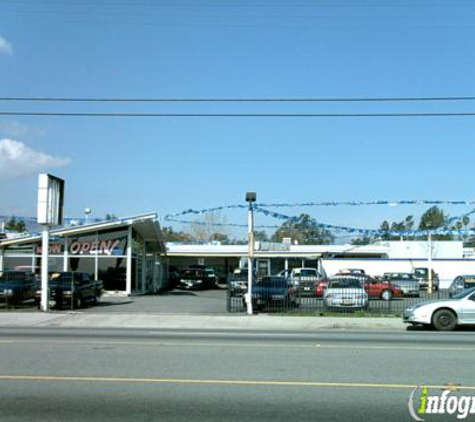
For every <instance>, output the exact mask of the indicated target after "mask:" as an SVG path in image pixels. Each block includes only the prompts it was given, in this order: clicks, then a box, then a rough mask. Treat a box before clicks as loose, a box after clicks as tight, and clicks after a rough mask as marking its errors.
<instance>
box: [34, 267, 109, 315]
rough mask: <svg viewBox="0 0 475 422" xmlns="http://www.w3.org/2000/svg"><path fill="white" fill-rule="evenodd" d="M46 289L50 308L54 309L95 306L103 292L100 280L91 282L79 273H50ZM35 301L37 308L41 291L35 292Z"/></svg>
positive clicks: (86, 276)
mask: <svg viewBox="0 0 475 422" xmlns="http://www.w3.org/2000/svg"><path fill="white" fill-rule="evenodd" d="M48 287H49V292H50V293H49V301H50V306H51V307H56V308H74V309H78V308H81V307H83V306H84V305H85V304H86V303H92V304H96V303H97V302H99V299H100V297H101V295H102V291H103V283H102V281H101V280H92V279H91V278H90V277H89V274H87V273H84V272H79V271H65V272H56V273H52V274H51V275H50V278H49V281H48ZM35 301H36V305H37V306H38V308H39V307H40V306H41V290H37V292H36V295H35Z"/></svg>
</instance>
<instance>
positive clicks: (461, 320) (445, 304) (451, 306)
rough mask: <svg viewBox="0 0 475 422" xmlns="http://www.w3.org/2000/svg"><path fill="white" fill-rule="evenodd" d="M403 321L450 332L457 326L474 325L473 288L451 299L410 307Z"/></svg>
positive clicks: (474, 293)
mask: <svg viewBox="0 0 475 422" xmlns="http://www.w3.org/2000/svg"><path fill="white" fill-rule="evenodd" d="M403 321H404V322H405V323H406V324H412V325H432V326H434V327H435V328H436V329H437V330H439V331H450V330H453V329H454V328H455V327H456V326H457V325H475V287H472V288H471V289H467V290H464V291H463V292H461V293H459V294H458V295H455V296H454V297H452V298H451V299H441V300H433V301H428V302H420V303H418V304H416V305H414V306H411V307H410V308H407V309H406V310H405V311H404V314H403Z"/></svg>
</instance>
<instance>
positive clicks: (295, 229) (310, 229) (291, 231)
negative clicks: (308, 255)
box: [271, 214, 335, 245]
mask: <svg viewBox="0 0 475 422" xmlns="http://www.w3.org/2000/svg"><path fill="white" fill-rule="evenodd" d="M284 237H290V238H291V239H292V240H293V241H297V242H298V243H299V244H302V245H329V244H331V243H333V241H334V240H335V237H334V236H333V235H332V234H331V232H330V231H329V230H326V229H323V228H320V227H318V224H317V222H316V220H315V219H314V218H312V217H310V216H309V215H308V214H300V216H299V217H298V218H297V219H296V220H288V221H285V222H284V223H282V225H281V226H280V227H279V228H278V229H277V230H276V231H275V233H274V234H273V235H272V237H271V241H273V242H282V239H283V238H284Z"/></svg>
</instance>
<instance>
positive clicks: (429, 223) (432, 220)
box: [419, 205, 453, 240]
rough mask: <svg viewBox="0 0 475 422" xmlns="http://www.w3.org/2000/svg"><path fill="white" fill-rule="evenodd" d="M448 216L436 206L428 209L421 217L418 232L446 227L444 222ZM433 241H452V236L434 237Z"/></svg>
mask: <svg viewBox="0 0 475 422" xmlns="http://www.w3.org/2000/svg"><path fill="white" fill-rule="evenodd" d="M448 217H449V216H448V215H446V214H445V213H444V211H443V210H441V209H440V208H439V207H437V206H436V205H435V206H433V207H431V208H429V209H428V210H427V211H426V212H425V213H424V214H422V216H421V221H420V223H419V230H437V229H443V228H447V227H446V221H447V218H448ZM432 238H433V240H453V236H452V235H450V234H449V235H434V236H433V237H432Z"/></svg>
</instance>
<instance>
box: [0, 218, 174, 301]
mask: <svg viewBox="0 0 475 422" xmlns="http://www.w3.org/2000/svg"><path fill="white" fill-rule="evenodd" d="M49 249H50V250H49V269H50V271H82V272H86V273H88V274H89V275H90V276H91V277H93V278H94V279H100V280H102V281H103V283H104V289H105V290H106V291H112V292H116V293H119V294H124V295H131V294H135V293H155V292H158V291H160V290H163V289H165V288H166V283H167V277H166V268H165V262H166V248H165V245H164V243H163V240H162V234H161V230H160V226H159V224H158V219H157V214H156V213H150V214H142V215H137V216H133V217H129V218H120V219H114V220H109V221H103V222H100V223H95V224H88V225H82V226H72V227H64V228H60V229H55V230H52V231H51V239H50V248H49ZM40 265H41V236H39V235H33V236H26V237H19V238H15V239H4V240H0V271H2V270H8V269H28V270H31V271H33V272H39V270H40Z"/></svg>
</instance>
